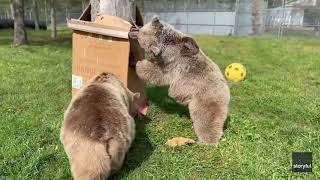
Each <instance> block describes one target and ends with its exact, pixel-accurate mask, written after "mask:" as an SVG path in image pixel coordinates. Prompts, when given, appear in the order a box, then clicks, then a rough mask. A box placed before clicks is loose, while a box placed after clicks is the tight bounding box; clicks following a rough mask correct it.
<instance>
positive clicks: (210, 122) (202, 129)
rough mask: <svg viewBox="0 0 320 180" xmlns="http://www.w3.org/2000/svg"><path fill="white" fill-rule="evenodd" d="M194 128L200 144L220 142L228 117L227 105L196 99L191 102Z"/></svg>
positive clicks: (190, 109)
mask: <svg viewBox="0 0 320 180" xmlns="http://www.w3.org/2000/svg"><path fill="white" fill-rule="evenodd" d="M189 111H190V117H191V119H192V121H193V128H194V131H195V133H196V135H197V137H198V143H200V144H218V143H219V140H220V138H221V137H222V135H223V125H224V122H225V120H226V118H227V112H228V107H227V105H225V106H221V105H219V104H217V103H216V102H208V101H200V100H197V99H194V100H192V101H191V102H190V104H189Z"/></svg>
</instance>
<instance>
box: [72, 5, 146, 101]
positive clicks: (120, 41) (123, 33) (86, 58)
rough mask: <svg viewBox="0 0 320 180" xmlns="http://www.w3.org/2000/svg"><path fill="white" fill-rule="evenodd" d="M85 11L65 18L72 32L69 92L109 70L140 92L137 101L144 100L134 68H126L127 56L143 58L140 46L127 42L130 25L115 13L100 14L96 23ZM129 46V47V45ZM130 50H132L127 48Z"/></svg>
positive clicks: (76, 90) (141, 85)
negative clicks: (73, 16) (91, 20)
mask: <svg viewBox="0 0 320 180" xmlns="http://www.w3.org/2000/svg"><path fill="white" fill-rule="evenodd" d="M88 12H90V11H88V10H87V12H85V13H84V14H83V15H82V16H81V17H80V19H71V20H68V26H69V27H70V28H71V29H73V34H72V95H73V96H74V95H75V94H76V93H77V92H78V90H79V89H80V88H81V87H82V86H83V85H84V84H85V83H86V82H87V81H88V80H89V79H91V78H92V77H93V76H95V75H97V74H99V73H101V72H105V71H106V72H111V73H114V74H115V75H117V76H118V77H119V79H120V80H121V81H122V82H123V83H124V84H125V85H126V86H127V87H128V88H129V89H130V90H131V91H133V92H140V94H141V99H140V104H141V105H142V104H145V103H146V93H145V90H144V83H143V82H142V81H141V80H140V79H139V78H138V76H137V74H136V72H135V70H134V68H133V67H129V56H130V55H132V54H134V58H137V59H138V60H140V59H143V58H144V53H143V50H142V49H139V48H138V49H137V47H136V44H134V43H135V42H130V41H131V40H129V38H128V33H129V31H130V29H131V24H130V23H129V22H127V21H125V20H123V19H121V18H118V17H114V16H99V17H97V18H96V21H95V22H90V21H85V20H86V19H90V16H88V15H87V13H88ZM130 46H131V47H130ZM130 49H131V51H130Z"/></svg>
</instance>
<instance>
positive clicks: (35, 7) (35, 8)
mask: <svg viewBox="0 0 320 180" xmlns="http://www.w3.org/2000/svg"><path fill="white" fill-rule="evenodd" d="M33 11H34V27H35V29H36V30H39V11H38V2H37V0H33Z"/></svg>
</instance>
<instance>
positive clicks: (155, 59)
mask: <svg viewBox="0 0 320 180" xmlns="http://www.w3.org/2000/svg"><path fill="white" fill-rule="evenodd" d="M136 38H137V39H138V41H139V44H140V45H141V47H142V48H144V49H145V51H146V52H147V53H150V54H151V57H150V58H149V59H148V60H142V61H138V63H137V64H136V71H137V74H138V76H139V77H140V78H141V79H143V80H145V81H148V82H150V83H153V84H155V85H159V86H161V85H169V96H170V97H172V98H173V99H175V100H176V101H177V102H179V103H181V104H182V105H187V106H188V108H189V111H190V117H191V119H192V121H193V127H194V131H195V133H196V135H197V137H198V142H199V143H206V144H218V142H219V139H220V138H221V136H222V135H223V125H224V122H225V120H226V118H227V113H228V104H229V100H230V92H229V87H228V86H227V82H226V80H225V79H224V76H223V75H222V73H221V71H220V69H219V67H218V66H217V65H216V64H215V63H214V62H213V61H212V60H210V59H209V58H208V57H207V56H205V55H204V54H203V52H202V51H201V50H200V49H199V47H198V45H197V43H196V42H195V40H194V39H193V38H191V37H189V36H187V35H185V34H183V33H182V32H179V31H177V30H175V29H174V28H173V27H172V26H171V25H169V24H166V23H164V22H162V21H160V20H159V17H157V16H155V17H154V18H153V19H152V21H151V22H150V23H148V24H146V25H145V26H143V27H142V28H141V29H140V30H139V32H138V33H137V34H136Z"/></svg>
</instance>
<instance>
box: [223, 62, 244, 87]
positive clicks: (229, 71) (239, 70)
mask: <svg viewBox="0 0 320 180" xmlns="http://www.w3.org/2000/svg"><path fill="white" fill-rule="evenodd" d="M224 75H225V76H226V78H227V80H228V81H233V82H239V81H242V80H244V78H245V77H246V75H247V71H246V68H245V67H244V66H243V65H242V64H239V63H232V64H229V65H228V66H227V67H226V70H225V73H224Z"/></svg>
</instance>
